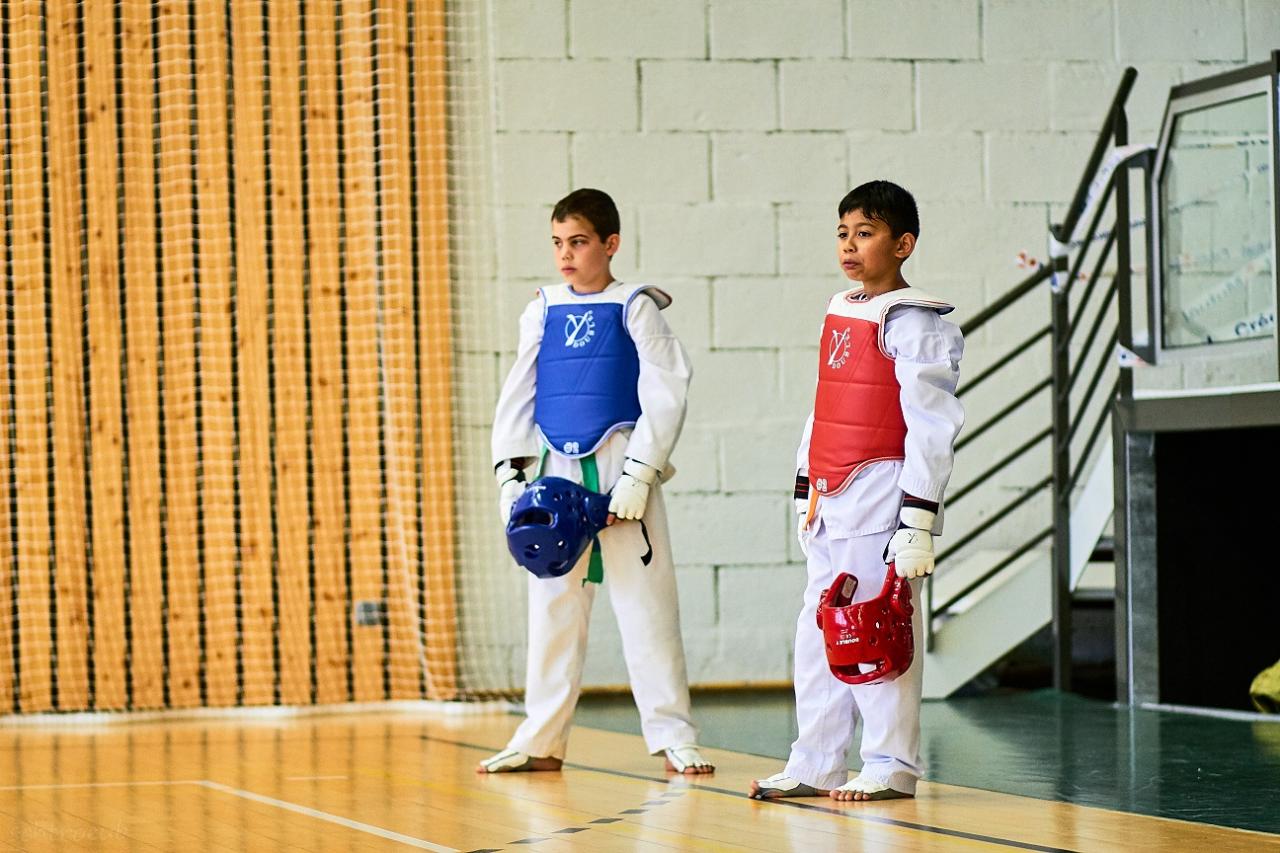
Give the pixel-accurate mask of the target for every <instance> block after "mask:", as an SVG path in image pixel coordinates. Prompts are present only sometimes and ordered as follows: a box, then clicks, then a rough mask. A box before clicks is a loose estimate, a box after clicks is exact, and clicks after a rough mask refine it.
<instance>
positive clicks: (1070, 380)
mask: <svg viewBox="0 0 1280 853" xmlns="http://www.w3.org/2000/svg"><path fill="white" fill-rule="evenodd" d="M1115 298H1116V283H1115V279H1112V281H1111V286H1110V287H1108V288H1107V295H1106V297H1104V298H1103V300H1102V306H1101V307H1100V308H1099V309H1098V313H1097V314H1096V315H1095V316H1094V318H1093V325H1092V326H1090V327H1089V334H1087V335H1085V339H1084V344H1083V345H1081V347H1080V360H1079V361H1077V362H1076V363H1075V366H1074V367H1072V368H1071V375H1070V376H1069V377H1067V393H1070V392H1071V391H1072V389H1074V388H1075V386H1076V380H1077V379H1079V378H1080V374H1081V372H1083V371H1084V363H1085V360H1086V359H1088V357H1089V355H1090V353H1092V352H1093V342H1094V341H1095V340H1097V338H1098V332H1100V331H1101V330H1102V323H1103V321H1104V320H1106V319H1107V309H1108V308H1110V307H1111V303H1112V302H1113V301H1114V300H1115ZM1109 349H1110V351H1112V352H1114V351H1115V345H1114V344H1112V345H1111V346H1110V347H1109Z"/></svg>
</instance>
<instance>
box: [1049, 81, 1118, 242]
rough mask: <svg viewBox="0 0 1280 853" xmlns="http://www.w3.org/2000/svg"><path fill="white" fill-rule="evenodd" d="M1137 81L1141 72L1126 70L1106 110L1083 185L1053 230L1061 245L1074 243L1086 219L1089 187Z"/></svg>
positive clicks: (1081, 182) (1084, 175) (1082, 179)
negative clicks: (1073, 235)
mask: <svg viewBox="0 0 1280 853" xmlns="http://www.w3.org/2000/svg"><path fill="white" fill-rule="evenodd" d="M1137 79H1138V71H1137V69H1135V68H1133V67H1132V66H1130V67H1128V68H1126V69H1125V70H1124V74H1123V75H1121V77H1120V85H1119V87H1118V88H1117V89H1116V94H1115V97H1113V98H1112V99H1111V106H1110V107H1108V108H1107V116H1106V119H1105V120H1104V121H1103V123H1102V130H1100V131H1099V132H1098V138H1097V140H1096V141H1095V142H1094V143H1093V151H1092V152H1091V153H1090V154H1089V161H1088V163H1087V164H1086V165H1085V167H1084V173H1083V175H1082V177H1081V178H1080V183H1079V184H1078V185H1077V186H1076V194H1075V196H1074V197H1073V198H1072V199H1071V204H1070V205H1068V207H1067V215H1066V218H1064V219H1063V220H1062V223H1061V224H1060V225H1055V226H1054V227H1053V228H1051V229H1050V230H1051V231H1052V232H1053V236H1054V237H1056V238H1057V239H1058V240H1059V241H1060V242H1064V243H1065V242H1066V241H1067V240H1069V239H1071V233H1072V232H1073V231H1075V230H1076V223H1077V221H1078V220H1079V219H1080V217H1081V216H1082V215H1084V210H1085V206H1086V205H1087V204H1088V201H1089V184H1090V183H1092V182H1093V176H1094V175H1096V174H1097V172H1098V166H1099V165H1100V164H1101V163H1102V158H1103V156H1105V155H1106V152H1107V148H1108V146H1110V144H1111V141H1112V138H1113V136H1114V134H1115V131H1116V124H1117V121H1118V120H1121V117H1122V116H1123V113H1124V105H1125V102H1126V101H1128V100H1129V92H1130V91H1132V90H1133V83H1134V81H1135V80H1137Z"/></svg>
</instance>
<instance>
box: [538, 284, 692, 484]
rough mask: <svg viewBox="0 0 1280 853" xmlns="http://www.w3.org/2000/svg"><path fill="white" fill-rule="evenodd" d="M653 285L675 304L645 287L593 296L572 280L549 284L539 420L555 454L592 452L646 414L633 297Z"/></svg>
mask: <svg viewBox="0 0 1280 853" xmlns="http://www.w3.org/2000/svg"><path fill="white" fill-rule="evenodd" d="M646 290H649V291H651V292H652V293H653V297H652V298H654V299H655V301H657V302H658V304H659V305H660V306H663V307H665V304H669V302H670V297H667V296H666V294H664V293H662V291H659V290H656V289H652V288H648V287H647V286H645V285H619V286H617V287H613V288H610V289H609V290H606V291H604V292H603V293H595V294H590V295H587V296H581V295H578V294H575V293H573V291H572V290H570V289H569V286H568V285H559V286H557V287H548V288H543V290H542V297H543V299H544V300H545V301H546V309H545V313H544V315H543V330H542V345H541V347H540V348H539V350H538V367H537V394H536V396H535V400H534V412H533V419H534V422H535V423H536V424H537V426H538V431H539V433H541V435H542V439H543V441H544V442H545V443H546V445H547V446H548V447H549V448H551V449H552V450H554V451H555V452H556V453H559V454H561V455H563V456H569V457H575V458H576V457H581V456H586V455H588V454H590V453H593V452H594V451H595V450H596V448H598V447H599V446H600V445H601V444H602V443H603V442H604V440H605V439H606V438H608V437H609V436H610V435H611V434H612V433H613V432H614V431H615V430H619V429H623V428H625V427H631V426H635V423H636V420H637V419H638V418H639V417H640V414H641V409H640V397H639V393H638V391H637V388H636V384H637V382H638V381H639V379H640V358H639V356H638V355H637V354H636V345H635V342H634V341H632V340H631V334H630V333H629V332H628V331H627V324H626V316H627V308H628V307H629V306H630V304H631V300H632V299H635V298H636V297H637V296H639V295H640V294H642V293H644V292H645V291H646Z"/></svg>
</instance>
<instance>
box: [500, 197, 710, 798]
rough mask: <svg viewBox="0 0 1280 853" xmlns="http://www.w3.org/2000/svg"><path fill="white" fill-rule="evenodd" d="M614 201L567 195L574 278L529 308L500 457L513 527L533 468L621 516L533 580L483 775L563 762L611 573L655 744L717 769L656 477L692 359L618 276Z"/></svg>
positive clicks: (652, 304)
mask: <svg viewBox="0 0 1280 853" xmlns="http://www.w3.org/2000/svg"><path fill="white" fill-rule="evenodd" d="M619 230H620V228H619V218H618V210H617V207H615V206H614V203H613V199H611V198H610V197H609V196H608V195H607V194H605V193H603V192H601V191H600V190H593V189H580V190H576V191H574V192H572V193H570V194H569V195H568V196H566V197H565V198H563V199H561V200H560V202H559V203H558V204H556V206H555V209H554V210H553V212H552V214H551V242H552V245H553V247H554V257H555V261H556V266H557V268H558V269H559V272H560V275H561V276H562V277H563V279H564V283H563V284H557V285H551V286H549V287H544V288H541V289H540V290H539V291H538V296H537V298H535V299H534V300H533V301H532V302H530V303H529V305H528V307H527V308H525V310H524V313H523V314H521V316H520V341H519V344H518V346H517V350H516V361H515V364H514V365H513V366H512V368H511V372H510V373H509V374H508V376H507V380H506V382H505V383H504V384H503V387H502V392H501V394H500V395H499V397H498V405H497V411H496V412H495V414H494V422H493V446H492V449H493V461H494V464H495V469H494V470H495V475H496V478H497V481H498V486H499V489H500V497H499V515H500V517H501V519H502V522H503V523H504V524H505V523H506V522H507V520H508V518H509V517H510V515H511V507H512V505H513V504H514V503H515V501H516V500H517V499H518V498H519V496H520V494H521V493H522V492H523V491H524V488H525V469H526V468H529V467H530V466H534V470H533V475H534V476H535V477H536V476H543V475H545V476H557V477H564V478H566V479H570V480H573V481H575V482H578V483H582V484H584V485H585V486H586V487H587V488H590V489H592V490H594V491H599V492H602V493H609V494H610V495H611V498H610V503H609V512H610V513H611V516H612V517H613V518H615V519H616V520H615V521H614V523H612V524H611V525H610V526H609V527H608V528H606V529H605V530H603V531H602V532H601V533H600V537H599V545H600V548H599V551H598V552H597V553H593V552H592V551H588V552H587V553H586V554H584V555H583V557H582V559H581V560H580V561H579V563H578V564H577V565H576V566H575V567H574V568H573V570H572V571H570V572H569V573H568V574H566V575H564V576H562V577H555V578H535V577H533V576H530V577H529V581H528V584H529V657H528V666H527V670H526V681H525V712H526V715H527V716H526V719H525V720H524V721H523V722H522V723H521V725H520V727H519V728H518V729H517V730H516V732H515V734H514V735H513V736H512V737H511V740H510V742H509V743H508V744H507V748H506V749H504V750H502V751H501V752H499V753H497V754H496V755H493V756H491V757H489V758H487V759H485V760H484V761H482V762H481V763H480V766H479V767H478V768H477V770H478V771H479V772H482V773H507V772H513V771H528V770H559V769H560V766H561V764H562V763H563V760H564V754H565V747H566V744H567V741H568V737H569V729H570V726H571V724H572V720H573V710H574V707H575V706H576V705H577V702H578V695H579V692H580V688H581V682H582V668H583V663H584V661H585V658H586V650H587V626H588V621H589V618H590V614H591V605H592V602H593V601H594V599H595V590H596V585H597V584H598V583H599V582H600V581H601V580H602V579H603V578H604V577H607V578H608V589H609V598H610V601H611V603H612V605H613V611H614V614H615V616H616V617H617V621H618V627H619V629H620V631H621V634H622V645H623V653H624V655H625V658H626V663H627V672H628V675H629V676H630V680H631V690H632V693H633V694H634V696H635V701H636V706H637V708H638V709H639V711H640V721H641V729H642V733H643V735H644V739H645V744H646V745H647V746H648V748H649V751H650V752H651V753H652V754H653V755H659V754H661V755H663V756H664V757H665V759H666V764H667V768H668V769H669V770H673V771H675V772H679V773H709V772H711V771H712V769H713V768H712V766H711V764H710V762H708V761H707V760H706V759H705V758H704V757H703V756H702V754H701V753H700V751H699V750H698V747H697V746H696V745H695V744H696V740H697V730H696V729H695V728H694V726H693V723H692V722H691V720H690V715H689V687H688V678H687V676H686V674H685V661H684V647H683V645H682V643H681V639H680V616H679V610H678V607H677V602H676V582H675V571H674V567H673V565H672V561H671V546H670V537H669V535H668V532H667V516H666V509H665V507H664V505H663V500H662V490H661V485H660V484H661V482H663V481H664V480H665V479H667V476H664V474H668V475H669V472H670V471H671V470H672V469H671V468H670V466H669V465H668V463H667V460H668V457H669V456H670V455H671V450H672V448H673V447H674V446H675V443H676V439H677V438H678V437H679V435H680V429H681V427H682V426H683V424H684V416H685V400H686V395H687V392H688V387H689V380H690V377H691V376H692V368H691V367H690V364H689V357H688V354H687V353H686V352H685V350H684V347H683V346H681V344H680V341H679V340H678V339H677V338H676V336H675V335H674V333H672V331H671V329H670V327H669V326H668V325H667V323H666V321H665V320H664V319H663V318H662V315H661V313H660V312H661V310H662V309H663V308H666V307H667V306H668V305H670V304H671V297H670V296H668V295H667V294H666V293H664V292H663V291H661V290H659V289H658V288H656V287H651V286H649V285H645V284H628V283H624V282H620V281H617V280H616V279H614V277H613V275H612V274H611V273H610V263H611V260H612V258H613V255H614V254H615V253H616V252H617V251H618V246H619V244H620V241H621V237H620V234H619Z"/></svg>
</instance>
